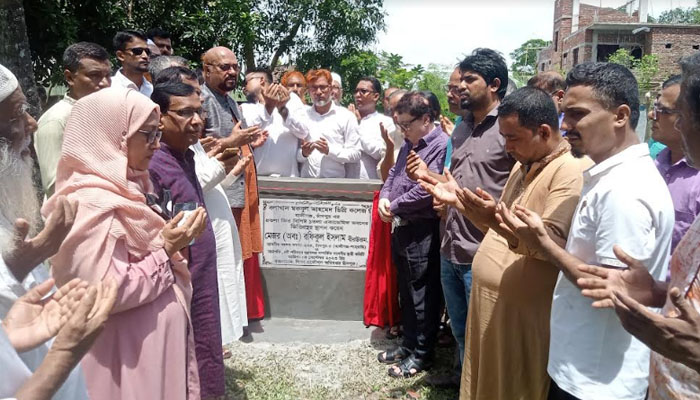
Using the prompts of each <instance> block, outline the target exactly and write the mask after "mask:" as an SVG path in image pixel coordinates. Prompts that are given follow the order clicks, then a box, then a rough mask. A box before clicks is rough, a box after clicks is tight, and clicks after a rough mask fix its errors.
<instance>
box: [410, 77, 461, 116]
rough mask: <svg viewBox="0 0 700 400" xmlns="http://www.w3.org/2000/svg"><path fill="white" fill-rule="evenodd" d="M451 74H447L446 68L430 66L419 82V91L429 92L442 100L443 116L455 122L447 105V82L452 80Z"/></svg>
mask: <svg viewBox="0 0 700 400" xmlns="http://www.w3.org/2000/svg"><path fill="white" fill-rule="evenodd" d="M451 72H452V71H450V72H446V70H445V68H444V67H441V66H439V65H435V64H429V65H428V69H427V70H426V71H425V72H424V73H423V74H422V75H421V78H420V80H419V81H418V84H417V86H418V89H419V90H429V91H431V92H433V93H434V94H435V96H437V98H438V100H440V108H441V114H442V115H444V116H446V117H448V118H450V119H452V120H454V119H455V115H454V114H452V113H451V112H450V106H449V105H448V104H447V89H446V87H447V82H448V81H449V79H450V73H451Z"/></svg>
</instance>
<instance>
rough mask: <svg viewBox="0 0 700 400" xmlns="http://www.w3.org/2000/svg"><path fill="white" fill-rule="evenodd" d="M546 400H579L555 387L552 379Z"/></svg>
mask: <svg viewBox="0 0 700 400" xmlns="http://www.w3.org/2000/svg"><path fill="white" fill-rule="evenodd" d="M547 400H580V399H579V398H578V397H576V396H574V395H572V394H569V392H565V391H564V390H563V389H562V388H560V387H559V386H557V384H556V382H554V379H552V380H551V383H550V385H549V394H548V395H547Z"/></svg>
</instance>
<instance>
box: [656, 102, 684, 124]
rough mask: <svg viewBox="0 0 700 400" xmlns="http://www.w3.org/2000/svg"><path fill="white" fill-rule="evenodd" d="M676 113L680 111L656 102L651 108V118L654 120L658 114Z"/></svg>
mask: <svg viewBox="0 0 700 400" xmlns="http://www.w3.org/2000/svg"><path fill="white" fill-rule="evenodd" d="M678 113H680V111H679V110H673V109H670V108H667V107H664V106H660V105H658V104H654V108H652V110H651V119H653V120H654V121H656V120H657V119H658V117H659V114H667V115H673V114H678Z"/></svg>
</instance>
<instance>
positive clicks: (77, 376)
mask: <svg viewBox="0 0 700 400" xmlns="http://www.w3.org/2000/svg"><path fill="white" fill-rule="evenodd" d="M48 277H49V275H48V272H47V271H46V267H44V265H43V264H42V265H39V266H37V267H36V268H34V269H33V270H32V271H31V272H30V273H29V275H27V277H26V278H25V279H24V281H23V282H18V281H17V280H16V279H15V277H14V276H13V275H12V273H11V272H10V270H9V269H8V268H7V266H6V265H5V261H4V260H3V259H2V257H0V320H2V319H3V318H5V316H6V315H7V312H8V311H10V308H11V307H12V304H13V303H14V302H15V301H16V300H17V299H18V298H19V297H20V296H22V295H24V294H25V293H27V291H28V290H29V289H31V288H32V287H34V286H36V285H37V284H39V283H41V282H43V281H45V280H46V279H48ZM2 335H4V332H3V333H2ZM51 343H52V340H50V341H48V342H46V343H44V344H42V345H40V346H38V347H36V348H34V349H32V350H29V351H26V352H24V353H20V354H16V353H15V355H14V356H13V355H12V351H11V350H13V349H11V348H8V347H7V345H9V343H4V344H0V346H2V347H3V349H2V350H0V352H2V354H1V355H0V356H2V360H0V367H2V368H3V374H8V375H6V376H3V377H2V379H0V398H2V397H12V396H14V391H16V390H17V389H19V387H20V386H22V383H24V380H22V381H17V380H14V379H13V378H12V377H19V376H25V375H26V374H27V373H28V374H31V373H32V372H34V371H36V369H37V368H39V365H41V362H42V361H43V360H44V357H46V353H48V351H49V347H50V346H51ZM6 360H7V362H8V364H6V363H5V362H6ZM18 360H19V361H20V362H21V363H22V364H20V363H19V362H17V361H18ZM10 361H11V364H10ZM87 398H88V396H87V391H86V390H85V380H84V378H83V373H82V370H81V369H80V366H77V367H75V369H73V371H72V372H71V373H70V375H69V376H68V378H67V379H66V381H65V382H64V383H63V385H61V388H60V389H59V390H58V392H56V394H55V395H54V396H53V399H54V400H69V399H70V400H76V399H77V400H80V399H87Z"/></svg>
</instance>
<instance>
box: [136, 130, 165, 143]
mask: <svg viewBox="0 0 700 400" xmlns="http://www.w3.org/2000/svg"><path fill="white" fill-rule="evenodd" d="M136 132H138V133H143V134H144V135H146V141H147V142H148V144H153V143H154V142H155V141H156V140H160V138H161V137H162V136H163V132H161V130H160V129H156V130H154V131H147V130H145V129H138V130H137V131H136Z"/></svg>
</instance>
